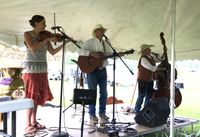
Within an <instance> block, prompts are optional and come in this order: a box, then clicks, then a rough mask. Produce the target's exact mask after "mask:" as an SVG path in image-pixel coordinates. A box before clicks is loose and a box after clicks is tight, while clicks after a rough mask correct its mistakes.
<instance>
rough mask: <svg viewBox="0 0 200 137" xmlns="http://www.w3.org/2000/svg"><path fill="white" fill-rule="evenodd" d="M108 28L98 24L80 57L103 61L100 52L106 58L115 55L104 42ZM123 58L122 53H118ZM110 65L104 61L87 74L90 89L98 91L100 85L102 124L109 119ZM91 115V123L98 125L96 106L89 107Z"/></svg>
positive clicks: (79, 51) (81, 50)
mask: <svg viewBox="0 0 200 137" xmlns="http://www.w3.org/2000/svg"><path fill="white" fill-rule="evenodd" d="M106 30H107V29H106V28H104V27H103V26H102V24H97V25H96V26H95V27H94V28H93V30H92V36H93V38H91V39H89V40H87V41H86V42H85V44H84V46H83V48H81V49H79V50H78V53H79V55H82V56H91V57H93V58H97V59H101V56H100V54H99V52H101V53H103V54H104V55H105V56H109V55H112V54H113V50H112V48H111V47H110V45H109V44H108V43H107V42H106V41H105V40H103V39H102V38H103V36H104V33H105V32H106ZM118 54H119V56H121V55H122V54H121V52H120V53H118ZM107 65H108V60H107V59H104V60H103V65H102V66H100V67H98V68H96V69H95V70H94V71H92V72H91V73H87V84H88V87H89V89H95V90H97V86H98V85H99V93H100V96H99V117H100V122H106V121H108V119H109V117H108V116H106V102H107V96H108V95H107V71H106V66H107ZM89 115H90V123H91V124H95V123H98V117H97V116H96V105H89Z"/></svg>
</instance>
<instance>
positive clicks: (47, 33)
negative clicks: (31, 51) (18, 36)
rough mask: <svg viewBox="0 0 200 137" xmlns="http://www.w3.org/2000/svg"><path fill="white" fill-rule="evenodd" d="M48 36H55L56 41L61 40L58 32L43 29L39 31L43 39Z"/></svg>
mask: <svg viewBox="0 0 200 137" xmlns="http://www.w3.org/2000/svg"><path fill="white" fill-rule="evenodd" d="M50 37H56V41H57V42H62V35H61V34H60V33H55V34H54V33H51V32H50V31H47V30H44V31H41V32H40V38H41V39H42V40H45V39H47V38H50Z"/></svg>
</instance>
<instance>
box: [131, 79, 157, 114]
mask: <svg viewBox="0 0 200 137" xmlns="http://www.w3.org/2000/svg"><path fill="white" fill-rule="evenodd" d="M152 95H153V81H150V82H147V81H144V80H138V97H137V100H136V104H135V112H136V113H139V112H140V110H141V107H142V104H143V100H144V98H145V102H144V107H145V106H146V105H147V104H148V103H149V100H150V99H151V97H152Z"/></svg>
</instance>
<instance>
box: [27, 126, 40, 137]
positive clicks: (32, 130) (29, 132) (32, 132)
mask: <svg viewBox="0 0 200 137" xmlns="http://www.w3.org/2000/svg"><path fill="white" fill-rule="evenodd" d="M36 131H37V130H36V128H35V127H33V126H28V127H26V128H25V134H24V136H25V137H34V136H35V134H36Z"/></svg>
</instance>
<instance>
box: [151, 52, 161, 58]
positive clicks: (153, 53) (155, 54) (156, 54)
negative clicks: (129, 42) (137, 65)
mask: <svg viewBox="0 0 200 137" xmlns="http://www.w3.org/2000/svg"><path fill="white" fill-rule="evenodd" d="M151 54H152V55H154V56H156V57H157V56H160V54H158V53H155V52H151Z"/></svg>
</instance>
